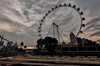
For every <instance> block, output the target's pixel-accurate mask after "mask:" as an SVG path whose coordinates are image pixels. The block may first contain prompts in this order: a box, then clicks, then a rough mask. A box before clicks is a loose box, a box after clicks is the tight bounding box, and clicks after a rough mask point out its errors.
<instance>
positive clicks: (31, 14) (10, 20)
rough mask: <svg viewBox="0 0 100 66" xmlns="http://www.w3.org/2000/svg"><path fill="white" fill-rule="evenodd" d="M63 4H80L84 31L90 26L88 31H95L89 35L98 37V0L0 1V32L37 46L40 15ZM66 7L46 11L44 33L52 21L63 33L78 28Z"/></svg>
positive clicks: (99, 21)
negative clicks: (84, 26) (83, 18)
mask: <svg viewBox="0 0 100 66" xmlns="http://www.w3.org/2000/svg"><path fill="white" fill-rule="evenodd" d="M64 3H67V4H68V3H72V5H74V4H75V5H76V6H77V7H78V6H79V7H80V8H81V11H82V10H83V12H84V16H86V17H87V18H86V21H85V23H86V22H87V23H86V29H85V30H84V31H86V32H88V30H90V29H91V28H92V29H91V30H90V31H91V32H92V30H93V31H94V34H91V36H92V37H93V36H96V35H97V36H99V29H100V27H99V26H100V13H99V12H100V7H99V6H100V4H99V0H0V9H1V10H0V34H4V35H5V37H6V38H8V39H9V40H13V41H18V42H19V43H20V42H21V41H25V43H27V45H28V44H32V45H33V44H34V45H36V40H37V39H38V38H39V37H38V32H37V31H38V27H39V23H40V21H41V19H42V17H43V16H44V15H45V13H46V12H47V11H48V10H50V9H51V8H52V7H54V6H55V5H59V4H64ZM83 3H84V4H83ZM68 9H69V8H68ZM68 9H64V8H61V9H57V10H55V11H53V12H52V13H51V14H49V15H48V16H47V17H46V19H45V21H44V25H43V27H42V30H44V33H45V32H46V33H47V31H48V29H49V27H50V26H51V25H50V24H52V21H53V22H55V23H57V24H58V25H60V27H61V29H63V30H64V31H65V32H70V31H75V32H76V31H78V29H79V26H80V23H79V22H78V21H80V18H79V17H78V16H79V15H77V13H76V12H75V11H73V12H71V11H70V10H69V11H68ZM74 12H75V13H74ZM74 17H77V18H74ZM32 45H31V46H32Z"/></svg>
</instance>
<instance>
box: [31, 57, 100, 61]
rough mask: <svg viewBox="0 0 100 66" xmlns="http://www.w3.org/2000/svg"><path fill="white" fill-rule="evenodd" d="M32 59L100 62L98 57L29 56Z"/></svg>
mask: <svg viewBox="0 0 100 66" xmlns="http://www.w3.org/2000/svg"><path fill="white" fill-rule="evenodd" d="M29 57H32V58H34V59H55V60H73V61H100V58H97V57H81V56H76V57H75V56H73V57H69V56H62V57H59V56H53V57H50V56H29Z"/></svg>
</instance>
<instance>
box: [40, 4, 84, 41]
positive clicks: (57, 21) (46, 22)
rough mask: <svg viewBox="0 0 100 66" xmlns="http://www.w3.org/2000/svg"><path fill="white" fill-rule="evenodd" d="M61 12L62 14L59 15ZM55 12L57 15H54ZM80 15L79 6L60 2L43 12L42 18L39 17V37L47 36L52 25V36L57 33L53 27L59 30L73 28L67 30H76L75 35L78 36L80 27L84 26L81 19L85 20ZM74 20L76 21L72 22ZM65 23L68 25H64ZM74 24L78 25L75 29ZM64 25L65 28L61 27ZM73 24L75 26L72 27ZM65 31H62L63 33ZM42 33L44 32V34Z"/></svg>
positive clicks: (80, 31) (81, 13) (80, 30)
mask: <svg viewBox="0 0 100 66" xmlns="http://www.w3.org/2000/svg"><path fill="white" fill-rule="evenodd" d="M68 9H70V10H68ZM60 10H62V11H60ZM71 10H72V11H71ZM61 12H63V15H61ZM73 12H75V13H76V14H77V16H76V14H74V13H73ZM59 13H60V14H59ZM50 14H51V15H50ZM57 14H58V15H59V16H56V15H57ZM66 14H67V15H66ZM70 15H74V18H73V16H70ZM82 15H83V12H80V8H76V6H75V5H71V4H70V3H69V4H66V3H64V4H60V5H57V6H55V7H53V8H51V9H50V10H48V11H47V13H45V15H44V16H43V18H42V19H41V21H40V23H39V27H38V28H39V30H38V33H39V37H40V39H42V38H44V37H46V36H48V34H49V33H50V29H51V27H53V30H52V32H53V34H54V37H55V34H57V33H56V32H57V31H56V32H55V28H54V27H56V28H57V29H60V30H61V29H63V30H64V31H66V30H67V29H73V30H69V32H73V31H74V30H77V32H76V34H75V37H78V35H79V34H80V33H83V31H82V27H85V24H83V21H84V20H85V18H84V17H83V16H82ZM62 16H63V17H64V18H63V17H62ZM69 16H70V17H69ZM53 17H55V18H53ZM65 17H66V18H65ZM71 17H72V18H71ZM76 17H78V18H77V19H76ZM73 19H74V20H73ZM70 20H72V21H70ZM76 20H78V21H76ZM68 21H69V22H68ZM74 21H75V22H76V23H73V22H74ZM77 22H79V23H77ZM62 23H63V24H62ZM65 23H66V24H67V26H68V27H66V25H65ZM69 23H70V24H69ZM75 24H77V25H78V28H76V29H74V28H75V27H77V25H75ZM61 25H63V26H61ZM49 26H50V27H49ZM60 26H61V27H60ZM64 26H65V27H66V28H63V27H64ZM73 26H75V27H73ZM72 27H73V28H72ZM43 28H44V29H43ZM57 29H56V30H57ZM63 30H61V32H63ZM67 32H68V31H66V33H67ZM66 33H65V32H63V34H64V35H65V34H66ZM44 34H45V36H44ZM65 36H66V35H65Z"/></svg>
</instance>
